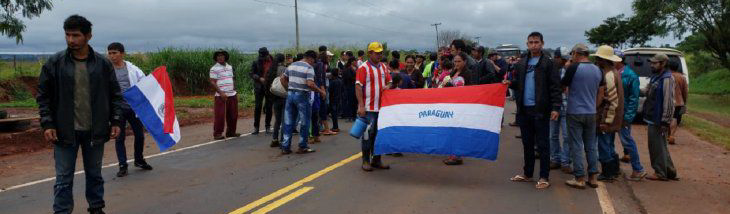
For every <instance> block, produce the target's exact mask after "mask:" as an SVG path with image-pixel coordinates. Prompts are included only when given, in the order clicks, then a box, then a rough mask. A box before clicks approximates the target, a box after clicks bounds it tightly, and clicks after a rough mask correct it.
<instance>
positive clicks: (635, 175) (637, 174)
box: [628, 171, 647, 181]
mask: <svg viewBox="0 0 730 214" xmlns="http://www.w3.org/2000/svg"><path fill="white" fill-rule="evenodd" d="M646 175H647V173H646V172H644V171H642V172H637V171H634V172H633V173H631V176H629V178H628V179H629V180H630V181H641V180H642V179H644V177H646Z"/></svg>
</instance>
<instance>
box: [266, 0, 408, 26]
mask: <svg viewBox="0 0 730 214" xmlns="http://www.w3.org/2000/svg"><path fill="white" fill-rule="evenodd" d="M253 1H255V2H259V3H264V4H270V5H277V6H282V7H292V8H293V7H294V6H293V5H287V4H282V3H278V2H269V1H262V0H253ZM298 9H299V10H301V11H305V12H308V13H312V14H315V15H318V16H322V17H326V18H330V19H333V20H336V21H339V22H343V23H347V24H351V25H355V26H360V27H364V28H368V29H375V30H379V31H382V32H386V33H398V34H399V33H403V32H397V31H391V30H386V29H382V28H379V27H373V26H368V25H363V24H360V23H355V22H351V21H347V20H344V19H340V18H338V17H335V16H330V15H327V14H324V13H320V12H317V11H313V10H309V9H305V8H302V7H301V6H300V7H298Z"/></svg>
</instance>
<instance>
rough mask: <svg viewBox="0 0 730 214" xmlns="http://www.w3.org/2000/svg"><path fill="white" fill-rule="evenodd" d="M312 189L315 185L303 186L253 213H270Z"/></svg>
mask: <svg viewBox="0 0 730 214" xmlns="http://www.w3.org/2000/svg"><path fill="white" fill-rule="evenodd" d="M312 189H314V187H302V188H301V189H299V190H297V191H294V192H293V193H291V194H289V195H286V196H284V197H283V198H281V199H279V200H276V201H274V202H272V203H271V204H269V205H266V206H265V207H263V208H261V209H259V210H256V212H253V213H252V214H265V213H268V212H270V211H272V210H274V209H276V208H278V207H280V206H281V205H284V204H286V203H287V202H289V201H291V200H294V199H295V198H297V197H299V196H301V195H303V194H304V193H307V192H309V191H310V190H312Z"/></svg>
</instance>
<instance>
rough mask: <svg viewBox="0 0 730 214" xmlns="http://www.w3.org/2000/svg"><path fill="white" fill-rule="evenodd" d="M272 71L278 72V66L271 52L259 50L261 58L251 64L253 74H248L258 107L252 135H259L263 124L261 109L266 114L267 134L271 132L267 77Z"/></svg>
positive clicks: (254, 116) (263, 49) (254, 114)
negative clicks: (260, 126)
mask: <svg viewBox="0 0 730 214" xmlns="http://www.w3.org/2000/svg"><path fill="white" fill-rule="evenodd" d="M271 70H274V72H276V65H274V59H273V58H272V57H271V55H270V54H269V50H267V49H266V47H262V48H259V58H258V59H257V60H256V61H254V62H253V63H252V64H251V72H250V73H249V74H248V75H249V76H250V77H251V79H252V80H253V88H254V95H255V97H256V101H255V103H256V107H255V108H254V113H253V132H252V133H251V134H253V135H257V134H259V125H260V124H261V108H263V109H264V114H266V121H265V123H266V124H265V126H264V127H265V128H266V133H267V134H268V133H269V132H270V128H271V115H272V114H271V101H270V99H271V97H270V96H271V94H270V93H269V88H270V87H271V85H268V84H267V83H266V76H267V74H268V73H269V72H271Z"/></svg>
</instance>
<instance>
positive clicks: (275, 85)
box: [269, 77, 287, 98]
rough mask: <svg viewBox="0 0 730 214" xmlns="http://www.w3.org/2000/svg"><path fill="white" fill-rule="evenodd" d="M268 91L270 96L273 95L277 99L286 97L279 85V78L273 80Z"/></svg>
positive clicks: (282, 87) (283, 89)
mask: <svg viewBox="0 0 730 214" xmlns="http://www.w3.org/2000/svg"><path fill="white" fill-rule="evenodd" d="M269 91H271V94H274V95H275V96H277V97H282V98H284V97H286V96H287V90H286V89H285V88H284V86H283V85H282V84H281V77H276V78H274V81H273V82H272V83H271V88H270V89H269Z"/></svg>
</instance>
